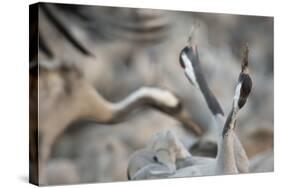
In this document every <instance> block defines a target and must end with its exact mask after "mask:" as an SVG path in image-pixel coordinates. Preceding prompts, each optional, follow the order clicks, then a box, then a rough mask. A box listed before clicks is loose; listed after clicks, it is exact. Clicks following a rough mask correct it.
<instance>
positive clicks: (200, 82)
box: [180, 46, 224, 116]
mask: <svg viewBox="0 0 281 188" xmlns="http://www.w3.org/2000/svg"><path fill="white" fill-rule="evenodd" d="M180 65H181V67H182V68H183V69H184V73H185V76H186V77H187V78H188V80H189V81H190V83H191V84H192V85H194V86H195V87H196V88H198V89H200V91H201V92H202V94H203V96H204V98H205V100H206V102H207V104H208V107H209V109H210V111H211V112H212V114H213V115H214V116H217V115H222V116H223V115H224V113H223V110H222V108H221V106H220V104H219V102H218V101H217V99H216V97H215V96H214V94H213V93H212V91H211V90H210V88H209V87H208V84H207V82H206V79H205V77H204V74H203V72H202V69H201V65H200V60H199V56H198V49H197V47H196V46H186V47H184V48H183V49H182V51H181V53H180Z"/></svg>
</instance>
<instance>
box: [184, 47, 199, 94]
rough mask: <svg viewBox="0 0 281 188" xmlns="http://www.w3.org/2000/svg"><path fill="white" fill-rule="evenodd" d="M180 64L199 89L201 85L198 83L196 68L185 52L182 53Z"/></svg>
mask: <svg viewBox="0 0 281 188" xmlns="http://www.w3.org/2000/svg"><path fill="white" fill-rule="evenodd" d="M180 64H181V66H182V67H183V69H184V74H185V76H186V77H187V78H188V80H189V81H190V82H191V84H192V85H194V86H195V87H196V88H198V89H199V85H198V83H197V80H196V76H195V74H194V69H193V66H192V63H191V61H190V59H189V58H188V56H187V54H186V53H185V52H182V53H181V61H180Z"/></svg>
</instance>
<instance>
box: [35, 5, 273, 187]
mask: <svg viewBox="0 0 281 188" xmlns="http://www.w3.org/2000/svg"><path fill="white" fill-rule="evenodd" d="M43 11H45V12H46V14H47V15H48V16H49V17H51V20H53V21H52V22H54V24H55V25H59V26H57V27H58V28H61V29H60V30H62V31H61V32H62V33H63V32H66V33H67V36H68V37H69V38H70V39H69V40H70V41H71V43H72V44H73V46H75V47H76V48H78V49H79V50H80V51H81V52H84V51H85V50H84V48H83V46H82V47H81V46H80V45H79V44H78V43H77V41H76V40H75V39H73V38H72V36H71V34H69V33H68V31H67V30H64V28H63V27H62V26H60V25H61V23H60V22H59V21H56V20H55V18H52V9H48V7H45V8H44V6H43ZM39 44H40V45H43V46H41V51H43V53H45V54H46V55H47V56H52V55H50V54H51V52H49V51H50V50H48V47H44V44H45V43H44V39H43V38H41V39H40V43H39ZM44 49H45V50H44ZM248 53H249V50H248V48H247V47H246V48H245V50H244V54H243V59H242V65H241V72H240V74H239V77H238V82H237V85H236V88H235V92H234V97H233V101H232V107H231V110H230V112H229V113H228V114H227V115H226V114H225V112H224V110H223V108H222V107H221V105H220V103H219V101H218V100H217V98H216V97H215V95H214V94H213V93H212V91H211V89H210V88H209V86H208V84H207V81H206V78H205V76H204V72H203V70H202V68H201V63H200V59H199V53H198V47H197V46H196V45H195V44H193V43H192V42H191V41H189V43H188V44H187V46H185V47H184V48H183V49H182V51H181V53H180V56H179V63H180V65H181V67H182V68H183V70H184V74H185V76H186V77H187V79H188V81H189V82H190V83H191V84H192V85H193V86H194V88H196V89H197V90H198V91H199V92H200V93H201V94H202V96H203V98H204V99H205V102H206V103H207V106H208V109H209V111H210V112H211V114H212V121H210V122H212V125H215V126H216V130H217V135H218V137H217V139H216V142H215V145H216V146H217V152H216V157H202V156H195V155H192V154H191V153H192V152H190V151H189V150H188V149H189V148H186V146H185V145H184V144H183V143H182V141H181V140H180V139H179V138H178V137H177V135H175V134H174V133H173V132H170V131H168V132H164V133H159V134H157V135H156V136H155V137H154V138H153V139H152V140H151V141H150V142H149V143H148V144H147V146H146V147H145V148H144V149H141V150H138V151H136V152H135V153H134V154H132V156H131V157H130V160H129V161H128V169H127V175H128V179H129V180H138V179H152V178H168V177H188V176H204V175H219V174H237V173H247V172H249V171H250V169H251V168H250V162H249V160H248V157H247V155H246V152H245V149H244V147H243V145H242V143H241V142H240V139H239V138H238V136H237V135H236V133H235V126H236V120H237V118H238V113H239V112H240V110H241V109H242V108H243V107H244V105H245V104H246V101H247V98H248V96H249V94H250V92H251V87H252V81H251V77H250V74H249V69H248ZM48 54H49V55H48ZM86 54H87V53H86ZM42 63H43V62H42ZM33 69H34V68H33V67H32V70H33ZM35 69H37V67H36V68H35ZM39 71H40V77H39V78H38V79H39V87H42V88H44V87H45V88H46V87H48V86H50V85H52V86H54V87H50V88H51V90H50V91H48V92H47V93H44V92H41V93H39V101H40V103H41V104H40V105H39V112H40V114H39V117H38V120H39V121H38V123H39V177H37V178H39V183H40V184H42V185H48V184H50V183H51V184H56V183H57V182H56V181H54V182H53V181H52V180H51V177H48V176H49V175H48V174H55V173H52V172H51V173H49V172H45V170H46V169H52V168H51V167H50V168H47V165H48V164H47V163H48V160H49V159H50V157H51V151H52V148H53V146H54V144H55V142H56V141H57V140H58V138H59V137H60V136H61V135H62V134H63V133H64V132H65V130H66V129H67V128H68V127H69V126H70V125H71V123H72V122H74V121H76V120H80V119H89V120H91V121H93V122H95V123H100V124H107V125H115V124H117V123H119V122H123V121H126V120H127V119H128V117H129V116H130V115H131V114H132V113H134V112H135V111H137V110H143V109H147V108H150V109H153V110H156V111H160V112H162V113H164V114H166V115H168V116H170V117H172V118H174V119H175V120H177V121H178V122H180V123H181V124H182V125H183V127H184V128H185V129H186V130H187V131H191V132H192V133H194V134H195V135H196V136H198V137H200V138H202V137H201V136H202V135H203V130H202V128H201V127H200V126H199V125H198V124H196V123H195V122H193V121H192V119H191V117H190V116H189V114H188V112H187V111H186V109H185V107H184V105H183V104H182V101H181V100H180V99H179V98H178V97H177V95H176V94H175V93H173V92H171V91H169V90H167V89H160V88H155V87H142V88H139V89H137V90H135V91H134V92H132V93H131V94H129V95H128V96H127V97H126V98H124V99H123V100H121V101H119V102H115V103H113V102H110V101H108V100H106V99H105V98H104V97H103V96H102V95H101V94H100V93H99V92H98V91H97V89H95V88H94V87H93V86H92V85H91V84H90V83H88V82H85V81H84V80H83V76H82V77H81V76H79V75H77V74H76V73H75V71H73V70H67V69H65V68H64V67H63V66H62V67H58V68H56V69H53V70H50V71H49V70H44V69H43V68H42V69H41V68H40V69H39ZM62 72H63V73H62ZM73 72H74V73H73ZM63 74H67V75H68V76H65V75H63ZM66 77H67V78H66ZM36 81H37V80H36ZM66 82H68V83H66ZM54 84H55V85H54ZM56 84H57V85H56ZM69 87H70V88H69ZM39 90H40V88H39ZM62 90H68V94H67V95H64V97H61V95H60V93H61V92H63V91H62ZM45 94H46V95H45ZM45 97H46V98H45ZM52 97H53V99H54V100H52V102H51V103H48V98H52ZM45 99H46V100H45ZM32 122H33V121H32ZM213 122H214V123H213ZM210 124H211V123H210ZM33 126H36V125H35V124H34V125H33ZM132 126H133V125H132ZM35 132H36V131H35ZM187 139H188V138H187ZM200 141H204V140H199V142H200ZM196 144H197V143H195V145H196ZM37 147H38V146H37ZM210 147H211V146H210ZM272 160H273V159H272ZM270 162H271V161H270ZM256 164H257V165H256V166H255V168H258V164H259V162H256ZM58 166H59V165H54V167H58ZM55 170H57V169H56V168H54V169H53V171H55ZM74 174H75V172H74ZM31 176H38V174H37V175H36V174H31ZM66 178H68V177H66ZM34 179H36V178H34ZM60 182H63V180H60Z"/></svg>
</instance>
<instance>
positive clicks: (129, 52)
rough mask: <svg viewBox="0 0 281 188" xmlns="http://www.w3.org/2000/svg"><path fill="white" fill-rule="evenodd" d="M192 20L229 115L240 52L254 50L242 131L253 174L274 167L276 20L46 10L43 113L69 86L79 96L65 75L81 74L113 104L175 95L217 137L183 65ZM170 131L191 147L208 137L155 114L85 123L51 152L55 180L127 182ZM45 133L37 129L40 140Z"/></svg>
mask: <svg viewBox="0 0 281 188" xmlns="http://www.w3.org/2000/svg"><path fill="white" fill-rule="evenodd" d="M194 22H196V23H199V25H200V26H199V28H198V29H197V31H196V43H197V44H198V48H199V55H200V58H201V62H202V68H203V71H204V73H205V77H206V78H207V82H208V84H209V86H210V88H211V90H212V91H213V92H214V93H215V95H216V96H217V98H218V100H219V101H220V103H221V105H222V107H223V109H224V111H225V112H229V110H230V108H231V103H232V98H233V93H234V87H235V84H236V82H237V78H238V74H239V72H240V62H241V58H242V54H241V52H242V47H243V46H244V45H245V43H247V44H248V46H249V49H250V56H249V64H250V72H251V75H252V79H253V90H252V93H251V95H250V97H249V100H248V102H247V105H246V107H245V108H243V110H242V112H241V114H240V117H239V120H238V122H237V134H238V137H239V138H240V139H241V142H242V144H243V146H244V147H245V150H246V152H247V155H248V157H249V159H250V160H251V161H252V164H253V167H252V168H251V172H264V171H272V170H273V132H274V129H273V102H274V97H273V73H274V72H273V68H274V66H273V18H271V17H259V16H240V15H227V14H209V13H193V12H184V11H167V10H156V9H153V10H152V9H137V8H116V7H100V6H82V5H81V6H79V5H63V4H40V6H39V45H41V47H40V50H39V74H40V77H39V110H40V111H39V113H40V114H39V117H40V116H42V118H43V119H44V118H45V117H44V116H47V115H46V114H44V112H45V111H44V110H52V111H55V110H56V105H59V104H60V102H61V101H63V99H64V98H67V96H68V94H67V92H66V91H67V88H71V90H75V88H76V84H75V83H73V82H72V80H70V81H69V79H68V77H67V76H65V75H66V74H68V72H72V71H73V72H76V73H77V74H75V75H76V76H77V80H78V79H82V81H83V82H86V83H89V84H91V85H92V86H93V87H94V88H95V89H96V90H97V91H98V92H99V93H100V94H101V95H102V96H103V97H104V98H105V99H107V100H108V101H111V102H116V101H119V100H121V99H123V98H125V97H126V96H127V95H128V94H130V93H131V92H133V91H134V90H136V89H138V88H140V87H142V86H153V87H159V88H165V89H168V90H170V91H172V92H174V93H176V94H177V95H178V96H179V97H180V99H181V100H183V104H184V108H185V109H186V110H187V111H188V112H189V113H190V116H191V118H192V119H193V120H194V121H195V122H196V123H198V124H199V125H200V126H201V127H202V128H203V129H204V131H206V132H208V133H209V132H211V133H210V134H211V135H212V132H213V131H214V130H213V128H212V127H210V120H211V118H212V116H211V114H210V112H209V110H208V108H207V105H206V103H205V101H204V99H203V97H202V95H201V93H200V92H199V91H198V90H196V89H195V88H193V87H192V85H191V84H189V82H188V81H187V79H186V78H185V76H184V74H183V71H182V69H181V67H180V65H179V53H180V51H181V50H182V48H183V47H184V46H185V45H186V42H187V39H188V34H189V32H190V30H191V27H192V25H194ZM65 29H67V31H65ZM73 39H75V40H73ZM31 68H32V67H31ZM60 69H63V70H65V69H67V70H69V71H61V77H60V79H52V78H50V77H49V76H46V75H48V74H46V72H47V73H48V72H57V70H60ZM62 80H63V83H64V84H62V85H61V84H60V82H62ZM57 82H59V83H57ZM58 87H64V89H62V88H58ZM46 106H47V107H48V108H45V107H46ZM93 110H98V109H93ZM58 116H59V114H58ZM46 118H48V117H46ZM49 129H52V126H51V125H50V127H49ZM168 129H169V130H173V131H175V132H176V133H177V135H178V136H179V137H180V138H181V140H182V141H183V142H184V143H185V145H186V147H187V148H190V147H191V146H192V145H193V144H194V143H195V142H197V141H198V140H199V139H200V138H197V137H195V136H193V135H192V134H190V133H189V132H187V131H186V130H184V129H183V128H182V127H181V126H180V123H179V122H177V121H175V120H174V119H172V118H171V117H168V116H166V115H164V114H162V113H160V112H157V111H153V110H145V111H139V112H137V113H134V114H132V116H131V117H130V118H129V119H126V121H124V122H122V123H119V124H117V125H114V126H108V125H104V124H97V123H94V122H92V121H90V120H83V119H82V120H81V119H77V120H75V121H73V122H71V124H70V125H69V126H68V128H67V129H65V130H63V131H62V134H60V135H59V137H58V139H56V141H55V144H54V145H53V146H52V148H51V155H50V158H49V159H48V164H47V165H46V166H45V167H44V168H46V169H47V172H48V173H49V177H48V181H49V182H50V183H49V184H52V182H54V184H58V183H62V184H64V183H86V182H107V181H124V180H127V174H126V168H127V164H128V159H129V156H130V155H131V154H132V153H133V152H134V151H136V150H138V149H140V148H143V147H144V145H145V144H146V143H147V142H148V140H149V139H150V137H151V136H152V135H153V134H155V133H157V132H159V131H163V130H168ZM44 130H45V129H42V131H44ZM40 131H41V130H40V125H39V140H40ZM42 134H44V133H42ZM260 164H263V165H262V166H261V165H260ZM255 165H256V166H255ZM62 174H63V175H62Z"/></svg>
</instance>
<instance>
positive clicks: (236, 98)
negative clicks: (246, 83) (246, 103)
mask: <svg viewBox="0 0 281 188" xmlns="http://www.w3.org/2000/svg"><path fill="white" fill-rule="evenodd" d="M241 86H242V84H241V82H239V83H238V85H237V86H236V89H235V95H234V98H233V106H234V110H238V101H239V98H240V90H241Z"/></svg>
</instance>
